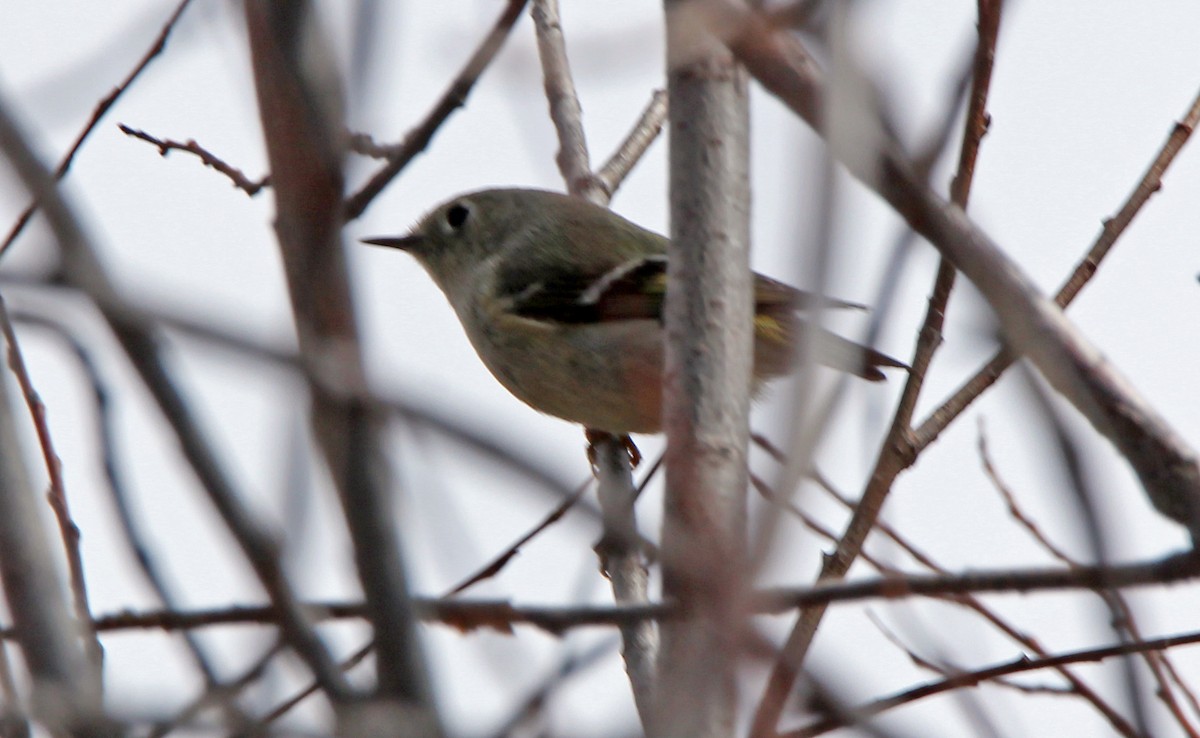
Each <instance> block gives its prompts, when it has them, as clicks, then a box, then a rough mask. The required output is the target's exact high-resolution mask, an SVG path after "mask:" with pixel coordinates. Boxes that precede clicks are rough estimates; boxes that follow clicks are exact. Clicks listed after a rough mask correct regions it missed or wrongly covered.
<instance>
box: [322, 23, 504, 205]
mask: <svg viewBox="0 0 1200 738" xmlns="http://www.w3.org/2000/svg"><path fill="white" fill-rule="evenodd" d="M526 2H527V0H508V4H507V5H506V6H505V7H504V11H503V12H502V13H501V14H500V17H499V18H497V19H496V23H495V25H494V26H492V30H491V31H490V32H489V33H488V35H487V36H486V37H485V38H484V39H483V43H481V44H480V45H479V48H477V49H476V50H475V53H474V54H472V55H471V58H470V60H468V61H467V63H466V66H464V67H463V68H462V71H460V72H459V73H458V76H457V77H455V78H454V81H453V82H451V83H450V87H449V89H447V90H446V92H445V93H444V94H443V95H442V97H441V99H439V100H438V102H437V104H436V105H434V107H433V110H431V111H429V114H428V115H426V116H425V120H423V121H421V123H420V124H419V125H418V126H417V127H416V128H414V129H413V130H411V131H410V132H409V133H408V135H407V136H405V137H404V142H403V143H401V144H400V147H399V148H398V149H397V150H396V152H395V153H394V154H393V155H392V156H391V158H390V159H389V161H388V163H387V164H385V165H384V166H383V167H382V168H381V169H380V170H379V171H378V172H376V173H375V174H374V175H373V176H372V177H371V179H370V180H368V181H367V183H366V184H365V185H363V186H362V188H361V189H360V190H359V191H358V192H355V193H354V194H353V195H351V196H350V198H349V199H347V200H346V207H345V219H346V220H354V219H355V218H357V217H358V216H360V215H362V214H363V211H365V210H366V209H367V206H368V205H370V204H371V201H372V200H374V199H375V197H376V196H377V195H378V194H379V193H380V192H382V191H383V188H384V187H387V186H388V183H390V182H391V181H392V179H394V178H395V176H396V175H397V174H399V173H400V172H401V171H402V170H403V169H404V167H406V166H408V163H409V162H410V161H412V159H413V157H415V156H416V155H417V154H419V153H421V152H422V151H424V150H425V147H426V146H428V145H429V142H430V141H431V140H433V134H435V133H437V130H438V128H440V127H441V125H442V123H444V122H445V121H446V119H447V118H449V117H450V114H451V113H453V112H454V111H455V110H457V109H458V108H460V107H462V106H463V105H464V104H465V103H466V101H467V95H469V94H470V93H471V88H472V87H474V86H475V83H476V82H477V81H478V80H479V77H480V75H482V74H483V71H484V70H485V69H487V67H488V65H489V64H491V63H492V59H494V58H495V56H496V53H497V52H498V51H500V47H501V46H503V45H504V41H505V39H507V38H508V32H509V31H511V30H512V27H513V25H515V24H516V22H517V19H518V18H520V17H521V11H522V10H524V9H525V3H526Z"/></svg>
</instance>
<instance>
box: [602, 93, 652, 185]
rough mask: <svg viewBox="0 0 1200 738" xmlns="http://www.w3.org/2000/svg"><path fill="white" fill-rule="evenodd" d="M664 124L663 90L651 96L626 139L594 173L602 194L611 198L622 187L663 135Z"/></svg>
mask: <svg viewBox="0 0 1200 738" xmlns="http://www.w3.org/2000/svg"><path fill="white" fill-rule="evenodd" d="M666 122H667V92H666V90H655V91H654V94H652V95H651V96H650V102H649V103H648V104H647V105H646V109H645V110H643V111H642V115H641V117H640V118H638V120H637V123H634V124H633V128H632V129H630V131H629V135H627V136H626V137H625V140H624V141H622V142H621V145H620V146H618V147H617V150H616V151H614V152H613V154H612V156H610V157H609V158H608V161H606V162H604V166H602V167H600V171H599V172H597V174H596V179H598V180H599V181H600V184H601V185H602V186H603V187H604V191H605V192H607V193H608V194H609V196H610V197H611V196H612V194H613V193H614V192H616V191H617V188H618V187H620V186H621V182H623V181H624V180H625V177H626V176H628V174H629V172H630V170H632V169H633V167H634V165H635V164H637V163H638V162H639V161H640V160H641V158H642V156H643V155H644V154H645V153H646V150H647V149H649V148H650V144H652V143H654V141H655V139H657V138H658V135H659V134H660V133H662V129H663V125H665V124H666Z"/></svg>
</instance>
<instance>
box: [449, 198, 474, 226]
mask: <svg viewBox="0 0 1200 738" xmlns="http://www.w3.org/2000/svg"><path fill="white" fill-rule="evenodd" d="M470 214H471V209H470V208H468V207H467V206H466V205H463V204H462V203H461V202H456V203H454V204H453V205H451V206H450V209H449V210H447V211H446V225H448V226H450V228H451V229H452V230H455V231H457V230H459V229H460V228H462V227H463V226H464V225H466V222H467V216H469V215H470Z"/></svg>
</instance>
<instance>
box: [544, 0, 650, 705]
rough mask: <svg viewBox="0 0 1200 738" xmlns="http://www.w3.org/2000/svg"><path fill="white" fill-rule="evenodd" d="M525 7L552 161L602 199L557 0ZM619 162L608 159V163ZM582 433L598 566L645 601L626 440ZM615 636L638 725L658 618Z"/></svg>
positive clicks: (646, 123) (626, 594)
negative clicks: (590, 460)
mask: <svg viewBox="0 0 1200 738" xmlns="http://www.w3.org/2000/svg"><path fill="white" fill-rule="evenodd" d="M530 13H531V15H532V16H533V21H534V28H535V30H536V32H537V39H538V56H539V58H540V60H541V63H542V76H543V79H544V82H543V84H544V86H545V89H546V99H547V103H548V104H549V107H550V117H551V119H552V120H553V121H554V127H555V130H556V131H557V133H558V141H559V152H558V156H557V157H556V162H557V164H558V168H559V171H560V172H561V173H562V176H563V179H564V180H565V181H566V183H567V191H568V192H570V193H571V194H572V195H576V196H578V197H583V198H586V199H588V200H591V201H592V202H594V203H597V204H599V205H607V204H608V200H609V197H610V196H611V194H612V189H611V187H607V186H606V184H605V182H606V180H604V179H602V178H601V177H599V176H596V175H595V174H593V173H592V171H591V164H590V162H589V159H588V150H587V139H586V137H585V136H584V132H583V109H582V108H581V107H580V105H579V98H578V96H577V95H576V93H575V82H574V79H573V77H572V75H571V66H570V62H569V60H568V58H567V47H566V40H565V38H564V37H563V33H562V22H561V21H560V19H559V15H558V1H557V0H534V1H533V6H532V8H531V9H530ZM653 118H654V116H653V114H650V115H648V116H643V120H641V121H639V123H638V124H637V126H636V127H635V129H634V133H631V134H630V137H631V139H632V140H633V141H634V143H630V142H629V141H627V142H626V143H625V144H623V145H622V147H621V151H626V150H627V149H628V150H630V151H628V154H629V155H628V156H626V157H625V159H627V160H636V158H637V155H636V153H634V151H632V149H636V147H637V143H636V141H637V140H638V138H639V136H638V132H639V131H642V130H644V129H646V128H653V127H654V122H653ZM649 137H650V138H652V136H649ZM642 138H645V136H643V137H642ZM642 150H643V151H644V149H642ZM631 165H632V164H630V166H631ZM620 166H622V165H621V164H614V165H613V167H614V168H619V167H620ZM616 179H619V177H614V179H613V180H612V181H615V180H616ZM588 439H589V442H590V443H591V444H592V447H593V449H594V451H595V467H594V470H595V473H596V481H597V483H598V487H597V490H596V494H597V496H598V497H599V499H600V507H601V509H602V510H603V511H604V529H605V530H604V539H603V540H602V541H601V546H600V553H601V558H602V560H603V566H604V570H605V573H606V574H607V576H608V577H609V579H610V580H611V582H612V589H613V599H614V600H616V602H617V604H619V605H633V604H639V603H644V602H648V601H649V573H648V571H647V569H646V562H645V560H644V558H643V557H642V552H641V547H640V542H639V540H638V536H637V535H636V534H637V515H636V513H635V511H634V507H633V503H634V501H635V500H636V499H637V493H636V490H635V489H634V486H633V474H632V469H631V468H630V460H629V455H628V453H627V452H626V448H625V441H627V440H628V439H627V438H626V439H622V438H617V437H615V436H612V435H610V434H608V433H593V432H591V431H590V430H589V431H588ZM621 641H622V650H621V655H622V657H623V658H624V659H625V671H626V673H627V674H628V675H629V683H630V687H631V688H632V690H633V698H634V703H635V704H636V705H637V709H638V714H639V716H640V717H641V720H642V723H643V725H649V724H650V717H651V714H652V710H653V700H654V694H655V684H656V671H655V670H656V664H657V658H658V629H657V626H656V625H655V624H654V623H653V622H652V621H649V620H647V621H644V622H641V623H637V624H634V625H630V626H628V627H625V628H622V629H621Z"/></svg>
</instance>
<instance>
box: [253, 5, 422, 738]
mask: <svg viewBox="0 0 1200 738" xmlns="http://www.w3.org/2000/svg"><path fill="white" fill-rule="evenodd" d="M245 11H246V26H247V29H248V32H249V39H250V51H251V60H252V64H253V69H254V82H255V89H256V90H257V92H258V103H259V113H260V119H261V121H262V126H263V133H264V137H265V139H266V145H267V155H268V159H269V160H270V165H271V176H272V182H273V190H274V193H275V207H276V221H275V231H276V234H277V237H278V240H279V246H280V252H281V255H282V257H283V262H284V271H285V274H286V277H287V282H288V290H289V293H290V295H291V303H292V311H293V314H294V317H295V320H296V329H297V334H298V336H299V344H300V356H301V362H302V366H303V368H304V373H305V378H306V379H307V380H308V386H309V392H310V397H311V400H312V407H311V413H312V425H313V429H314V433H315V437H316V440H317V445H318V447H319V448H320V449H321V452H322V455H323V456H324V459H325V464H326V466H327V468H328V470H329V473H330V476H331V477H332V479H333V483H334V486H335V487H336V488H337V491H338V494H339V498H340V499H341V502H342V509H343V513H344V515H345V519H346V523H347V525H348V527H349V531H350V538H351V541H352V542H353V545H354V554H355V563H356V565H357V569H358V578H359V581H360V582H361V583H362V587H363V592H364V593H365V595H366V601H367V605H368V609H369V619H370V621H371V625H372V627H373V629H374V634H375V644H376V654H377V661H376V671H377V677H378V685H377V688H376V689H377V692H376V696H377V698H378V699H379V700H380V702H379V703H378V705H377V706H378V707H379V708H380V709H383V710H385V711H386V712H383V713H378V714H376V713H374V712H372V711H368V712H363V711H361V710H357V709H356V711H355V712H354V713H345V712H343V713H341V714H339V722H340V728H339V729H340V730H341V731H345V732H347V733H353V732H355V731H357V730H365V731H368V730H377V729H379V727H380V726H381V725H382V724H383V721H385V720H388V718H386V717H385V716H386V715H390V714H392V713H393V712H394V711H397V710H399V711H402V712H400V713H399V714H403V715H405V716H406V719H407V720H410V721H414V725H412V726H410V727H409V729H410V730H413V731H416V732H417V734H421V735H437V734H440V732H441V730H440V728H439V727H438V723H439V719H438V717H437V713H436V709H435V706H434V704H433V700H432V694H431V692H430V687H429V683H428V675H427V674H426V671H425V663H424V656H423V653H422V650H421V645H420V642H419V640H418V637H417V631H416V621H415V619H414V618H413V616H412V612H411V603H410V600H409V593H408V588H407V587H408V585H407V572H406V571H405V567H404V558H403V556H402V553H401V549H400V543H399V540H398V534H397V530H396V528H397V526H396V515H395V510H394V508H393V506H392V504H391V498H390V496H389V495H390V490H389V489H388V486H389V473H388V472H389V470H388V469H387V463H386V460H385V459H384V457H383V452H382V439H381V435H382V430H383V420H384V418H383V416H382V414H381V413H380V412H379V411H378V409H377V408H374V407H373V406H372V405H371V404H370V403H367V402H364V401H363V400H362V399H361V398H362V397H363V396H364V394H365V388H366V377H365V374H364V372H363V368H362V360H361V355H360V353H359V343H358V335H357V327H356V325H355V317H354V309H353V304H352V301H351V298H350V286H349V280H348V276H347V273H346V265H345V254H344V252H343V250H342V248H341V242H340V228H341V223H342V218H341V216H342V185H343V182H342V172H341V167H342V155H343V143H344V140H343V139H344V136H343V132H344V126H343V125H342V121H341V109H340V106H341V90H340V88H339V87H338V84H337V76H336V71H335V69H334V64H333V59H332V57H331V56H330V54H329V52H328V49H327V48H326V46H325V45H324V44H323V43H321V42H322V41H323V39H322V38H321V37H320V28H319V25H318V22H317V18H316V16H315V12H314V10H313V8H312V7H311V6H310V5H309V4H307V3H294V4H289V5H279V4H275V3H272V2H270V0H252V1H251V2H247V3H246V5H245ZM322 666H323V668H326V669H329V672H327V673H326V674H325V676H326V678H327V679H329V681H330V682H331V683H332V684H335V685H337V686H338V690H339V691H335V692H334V693H332V694H331V695H330V696H331V698H332V699H333V700H334V702H335V704H336V703H338V702H341V703H342V704H341V705H339V707H346V704H345V702H346V700H347V698H349V697H351V696H352V695H353V691H352V690H350V689H348V687H349V685H348V683H347V682H346V681H345V679H344V678H343V677H342V676H341V672H340V670H338V668H337V666H336V665H335V664H333V663H332V662H327V663H324V664H323V665H322ZM335 674H336V675H337V677H336V681H335V680H334V679H333V677H334V675H335ZM319 676H320V675H319ZM369 707H370V708H371V709H372V710H374V708H375V707H376V706H369ZM395 717H396V715H392V719H395ZM418 726H419V727H418Z"/></svg>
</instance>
